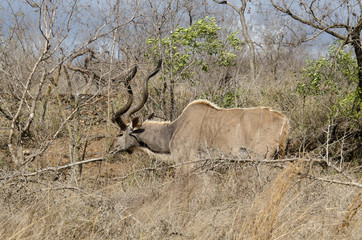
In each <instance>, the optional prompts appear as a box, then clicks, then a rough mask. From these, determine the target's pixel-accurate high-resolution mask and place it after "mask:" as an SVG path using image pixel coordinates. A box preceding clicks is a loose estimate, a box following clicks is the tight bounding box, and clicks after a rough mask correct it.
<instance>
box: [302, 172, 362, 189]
mask: <svg viewBox="0 0 362 240" xmlns="http://www.w3.org/2000/svg"><path fill="white" fill-rule="evenodd" d="M306 177H307V178H309V179H312V180H318V181H322V182H329V183H336V184H341V185H346V186H354V187H358V188H362V184H360V183H358V182H355V181H351V182H342V181H338V180H333V179H325V178H319V177H314V176H311V175H307V176H306Z"/></svg>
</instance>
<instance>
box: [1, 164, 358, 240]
mask: <svg viewBox="0 0 362 240" xmlns="http://www.w3.org/2000/svg"><path fill="white" fill-rule="evenodd" d="M141 160H142V159H141V158H140V159H139V160H138V161H141ZM136 161H137V160H136ZM142 162H143V164H145V163H144V161H142ZM113 164H115V165H113ZM116 164H117V165H122V166H123V170H124V169H126V167H127V166H130V163H129V162H116V163H112V162H109V163H107V164H101V165H99V164H93V165H94V166H88V167H87V168H86V169H85V170H84V173H83V177H82V179H79V182H78V186H76V185H75V184H74V183H72V180H71V179H70V178H69V177H66V178H64V177H61V178H60V179H58V180H55V181H54V177H55V175H53V176H52V175H51V174H47V175H46V176H45V175H43V176H39V177H37V178H33V179H24V178H21V177H19V178H16V179H12V180H11V181H10V180H8V181H7V182H2V186H1V198H0V199H1V205H0V216H1V217H0V219H1V220H0V226H1V228H0V238H1V239H360V236H361V235H362V229H361V219H362V216H361V208H362V207H361V190H360V189H358V188H356V187H353V186H342V187H341V186H340V185H336V184H331V183H325V182H321V181H314V180H310V179H308V178H305V177H304V174H306V173H307V172H308V171H310V169H309V166H307V165H306V164H305V163H302V162H299V163H294V164H287V165H285V166H278V165H275V164H273V165H259V166H255V165H254V164H245V163H244V164H240V163H230V165H228V167H227V168H228V170H227V171H223V172H220V171H218V172H214V171H211V170H209V171H207V173H196V172H195V173H193V174H190V175H188V176H183V177H171V176H170V174H169V173H170V169H168V168H167V167H163V168H159V169H158V170H153V171H140V172H138V173H137V174H132V175H129V177H128V178H126V179H123V180H117V179H119V178H117V176H116V175H115V174H114V175H112V176H111V175H108V177H107V176H105V175H103V174H102V173H101V172H99V174H98V175H94V174H93V173H94V170H95V169H97V168H99V169H101V171H104V172H106V171H105V170H107V169H108V170H107V171H108V172H110V169H112V168H114V167H115V166H116ZM141 164H142V163H141V162H139V163H135V162H134V163H132V166H133V167H130V169H129V171H133V170H135V169H132V168H139V167H140V165H141ZM280 167H282V168H280ZM314 171H315V173H316V174H317V173H318V174H319V175H323V169H322V168H321V169H319V170H316V169H315V170H314ZM118 173H119V175H122V174H124V173H121V171H120V172H118ZM171 175H172V174H171ZM102 176H103V177H102Z"/></svg>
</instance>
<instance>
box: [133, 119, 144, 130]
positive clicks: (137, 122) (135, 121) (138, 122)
mask: <svg viewBox="0 0 362 240" xmlns="http://www.w3.org/2000/svg"><path fill="white" fill-rule="evenodd" d="M131 124H132V125H131V128H133V129H136V128H138V127H140V126H141V125H142V122H141V121H140V118H139V117H135V118H133V119H132V122H131Z"/></svg>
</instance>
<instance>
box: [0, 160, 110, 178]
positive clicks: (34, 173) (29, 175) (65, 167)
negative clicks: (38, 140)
mask: <svg viewBox="0 0 362 240" xmlns="http://www.w3.org/2000/svg"><path fill="white" fill-rule="evenodd" d="M103 160H105V158H104V157H98V158H91V159H87V160H84V161H79V162H75V163H70V164H67V165H63V166H59V167H47V168H44V169H41V170H39V171H36V172H31V173H21V172H17V173H15V174H12V175H10V176H5V177H0V180H5V179H10V178H13V177H17V176H22V177H31V176H36V175H39V174H42V173H45V172H58V171H61V170H65V169H67V168H72V167H74V166H77V165H81V164H86V163H90V162H97V161H103Z"/></svg>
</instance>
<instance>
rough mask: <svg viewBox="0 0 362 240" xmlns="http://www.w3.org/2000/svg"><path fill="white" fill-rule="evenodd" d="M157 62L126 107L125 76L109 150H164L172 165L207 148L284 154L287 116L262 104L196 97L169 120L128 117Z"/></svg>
mask: <svg viewBox="0 0 362 240" xmlns="http://www.w3.org/2000/svg"><path fill="white" fill-rule="evenodd" d="M160 64H161V62H159V65H158V66H157V68H156V69H155V70H154V71H153V72H152V73H151V74H150V75H149V76H148V77H146V78H145V79H144V83H143V93H142V94H143V95H142V101H141V102H140V103H139V104H137V105H134V106H132V107H131V105H132V101H133V93H132V89H131V87H130V84H129V81H130V79H128V80H127V89H128V101H127V104H126V105H125V106H124V107H123V108H121V109H120V110H119V111H118V112H117V113H116V114H115V115H114V118H113V120H114V121H115V122H117V123H118V125H119V126H120V128H121V130H122V134H121V135H120V136H119V137H118V138H117V139H116V140H115V142H114V143H113V146H112V149H111V150H112V153H116V152H119V151H128V150H132V149H133V148H141V149H147V150H149V151H151V152H153V153H158V154H167V155H168V156H169V157H170V158H171V160H173V161H174V162H175V163H176V164H182V163H186V162H189V161H192V160H195V158H196V157H198V156H200V155H199V154H201V153H203V152H204V153H205V152H207V153H208V154H209V151H213V152H214V153H219V154H221V153H222V154H232V155H234V156H244V157H245V156H249V157H250V156H258V157H265V158H268V159H271V158H275V157H279V156H283V155H284V150H285V147H286V143H287V137H288V128H289V125H288V119H287V118H286V116H285V115H283V114H282V113H280V112H278V111H274V110H271V109H269V108H265V107H257V108H232V109H222V108H219V107H217V106H215V105H214V104H212V103H210V102H208V101H205V100H196V101H193V102H191V103H190V104H189V105H188V106H187V107H186V108H185V109H184V110H183V112H182V113H181V115H180V116H179V117H178V118H177V119H176V120H175V121H173V122H167V121H163V122H158V121H150V120H147V121H145V122H143V123H141V122H140V121H139V118H138V117H136V118H132V119H131V115H132V114H134V113H135V112H137V111H138V110H140V109H141V108H142V107H143V105H144V104H145V102H146V101H147V97H148V90H147V84H148V80H149V79H150V78H151V77H152V76H154V75H155V74H157V72H158V71H159V69H160V66H161V65H160ZM134 74H135V70H134ZM134 74H133V76H134ZM131 75H132V74H131ZM245 153H247V155H245ZM186 168H187V167H186Z"/></svg>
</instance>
